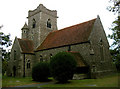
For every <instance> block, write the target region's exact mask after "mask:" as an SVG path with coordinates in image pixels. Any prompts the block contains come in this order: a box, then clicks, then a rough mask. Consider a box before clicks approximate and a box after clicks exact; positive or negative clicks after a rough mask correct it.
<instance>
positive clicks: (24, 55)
mask: <svg viewBox="0 0 120 89" xmlns="http://www.w3.org/2000/svg"><path fill="white" fill-rule="evenodd" d="M23 77H25V54H23Z"/></svg>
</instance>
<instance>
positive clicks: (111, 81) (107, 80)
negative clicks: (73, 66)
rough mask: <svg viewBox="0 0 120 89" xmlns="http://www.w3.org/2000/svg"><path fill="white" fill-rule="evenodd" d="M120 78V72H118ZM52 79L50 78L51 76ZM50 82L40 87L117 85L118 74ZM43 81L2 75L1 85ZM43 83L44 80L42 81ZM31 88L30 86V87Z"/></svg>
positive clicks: (8, 85)
mask: <svg viewBox="0 0 120 89" xmlns="http://www.w3.org/2000/svg"><path fill="white" fill-rule="evenodd" d="M119 78H120V73H119ZM51 79H52V78H51ZM52 82H53V83H52V84H47V85H43V86H40V87H118V74H113V75H109V76H106V77H104V78H101V79H83V80H70V81H69V82H70V83H66V84H57V83H56V81H55V80H53V81H52ZM37 83H43V82H35V81H32V78H31V77H25V78H17V77H15V78H14V77H7V76H3V77H2V87H13V86H19V85H29V84H37ZM44 83H45V82H44ZM30 89H31V88H30Z"/></svg>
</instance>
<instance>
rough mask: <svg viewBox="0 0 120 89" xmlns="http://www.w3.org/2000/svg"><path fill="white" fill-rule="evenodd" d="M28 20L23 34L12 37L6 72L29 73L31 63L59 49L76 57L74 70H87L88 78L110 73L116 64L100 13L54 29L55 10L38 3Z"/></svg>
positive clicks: (46, 58) (50, 55) (13, 74)
mask: <svg viewBox="0 0 120 89" xmlns="http://www.w3.org/2000/svg"><path fill="white" fill-rule="evenodd" d="M27 18H28V23H25V25H24V26H23V27H22V29H21V31H22V37H21V38H17V37H15V40H14V43H13V46H12V49H11V55H10V61H9V62H8V70H7V75H8V76H18V77H26V76H31V74H32V67H33V66H34V65H35V64H36V63H38V62H41V61H49V60H50V57H52V56H53V55H55V54H57V53H58V52H61V51H66V52H70V53H71V54H73V55H74V56H75V58H76V62H77V69H78V70H77V71H78V72H79V73H81V72H82V71H83V72H82V73H90V74H91V75H90V77H91V78H94V77H96V78H99V77H100V76H103V75H106V74H109V73H112V72H113V71H114V70H115V68H114V66H113V64H112V59H111V55H110V51H109V43H108V40H107V37H106V34H105V31H104V28H103V26H102V23H101V20H100V17H99V16H97V18H94V19H92V20H89V21H86V22H83V23H79V24H76V25H73V26H70V27H66V28H63V29H60V30H58V29H57V18H58V17H57V11H56V10H49V9H47V8H46V7H45V6H43V5H42V4H40V5H39V6H38V7H37V8H36V9H35V10H29V12H28V17H27Z"/></svg>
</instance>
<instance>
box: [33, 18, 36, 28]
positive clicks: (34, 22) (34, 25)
mask: <svg viewBox="0 0 120 89" xmlns="http://www.w3.org/2000/svg"><path fill="white" fill-rule="evenodd" d="M35 27H36V21H35V19H33V23H32V28H35Z"/></svg>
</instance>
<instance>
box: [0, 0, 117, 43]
mask: <svg viewBox="0 0 120 89" xmlns="http://www.w3.org/2000/svg"><path fill="white" fill-rule="evenodd" d="M108 1H109V0H1V1H0V25H3V26H4V27H3V28H2V31H3V32H4V33H6V34H8V33H10V34H11V39H12V40H14V38H15V36H17V37H18V38H20V37H21V28H22V27H23V25H24V23H25V22H27V18H26V17H27V16H28V11H29V10H34V9H36V8H37V6H39V4H43V5H44V6H45V7H47V8H48V9H51V10H57V12H58V13H57V15H58V17H59V18H58V21H57V25H58V29H62V28H64V27H68V26H71V25H75V24H78V23H81V22H85V21H88V20H91V19H94V18H96V17H97V15H99V16H100V19H101V21H102V24H103V27H104V29H105V32H106V34H109V33H110V30H109V27H111V24H112V22H113V21H114V20H115V17H116V16H115V15H114V14H113V13H112V12H109V11H108V10H107V9H106V8H107V6H109V2H108ZM109 42H110V41H109Z"/></svg>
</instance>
